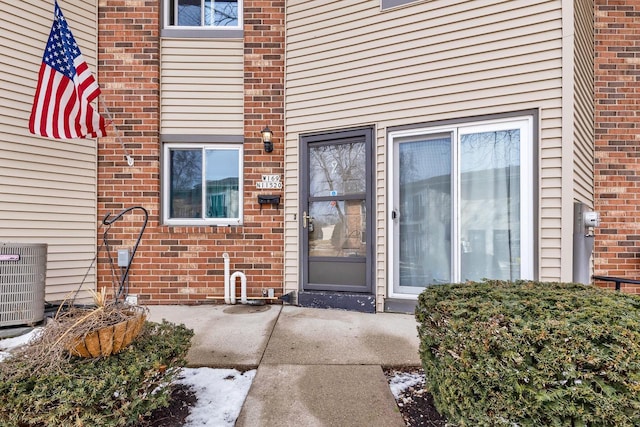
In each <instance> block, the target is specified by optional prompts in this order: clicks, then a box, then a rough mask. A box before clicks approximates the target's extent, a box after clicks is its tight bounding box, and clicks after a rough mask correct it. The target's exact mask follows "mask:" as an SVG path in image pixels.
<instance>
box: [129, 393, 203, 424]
mask: <svg viewBox="0 0 640 427" xmlns="http://www.w3.org/2000/svg"><path fill="white" fill-rule="evenodd" d="M196 400H197V399H196V394H195V393H194V392H193V391H192V390H191V389H190V387H189V386H186V385H183V384H177V385H176V386H174V389H173V391H172V392H171V402H170V403H169V406H168V407H166V408H160V409H157V410H155V411H153V412H152V413H151V415H150V416H149V417H147V418H145V419H144V420H142V421H140V422H139V423H138V424H137V425H136V427H177V426H181V425H184V420H185V419H186V418H187V417H188V416H189V412H191V407H192V406H193V405H195V404H196Z"/></svg>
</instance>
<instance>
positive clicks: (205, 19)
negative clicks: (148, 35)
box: [164, 0, 242, 32]
mask: <svg viewBox="0 0 640 427" xmlns="http://www.w3.org/2000/svg"><path fill="white" fill-rule="evenodd" d="M241 29H242V0H224V1H223V0H164V30H165V31H166V30H169V31H173V30H181V31H184V30H189V31H190V32H192V31H193V30H199V31H202V30H241Z"/></svg>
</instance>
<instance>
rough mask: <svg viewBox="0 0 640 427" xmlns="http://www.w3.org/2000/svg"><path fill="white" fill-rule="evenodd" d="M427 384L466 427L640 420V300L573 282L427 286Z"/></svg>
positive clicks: (422, 309) (421, 325)
mask: <svg viewBox="0 0 640 427" xmlns="http://www.w3.org/2000/svg"><path fill="white" fill-rule="evenodd" d="M416 319H417V321H418V333H419V336H420V356H421V359H422V364H423V367H424V369H425V374H426V379H427V383H426V388H427V390H428V391H430V392H431V393H432V394H433V397H434V400H435V404H436V407H437V408H438V410H439V411H440V412H441V413H442V414H443V415H445V416H446V417H447V418H448V419H449V421H450V422H452V423H454V424H457V425H459V426H502V425H504V426H571V427H578V426H617V427H621V426H634V425H635V426H637V425H640V299H639V298H638V297H636V296H633V295H627V294H621V293H616V292H613V291H608V290H603V289H599V288H596V287H592V286H585V285H580V284H570V283H539V282H524V281H522V282H516V283H511V282H501V281H484V282H480V283H469V284H449V285H442V286H433V287H429V288H427V289H426V290H425V291H424V292H423V293H422V294H421V295H420V297H419V301H418V306H417V308H416Z"/></svg>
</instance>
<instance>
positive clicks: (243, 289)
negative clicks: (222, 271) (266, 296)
mask: <svg viewBox="0 0 640 427" xmlns="http://www.w3.org/2000/svg"><path fill="white" fill-rule="evenodd" d="M238 277H240V302H241V303H242V304H246V303H247V276H245V275H244V273H243V272H241V271H236V272H234V273H233V274H232V275H231V278H230V279H229V280H230V281H231V283H230V284H229V292H230V293H231V304H235V303H236V278H238Z"/></svg>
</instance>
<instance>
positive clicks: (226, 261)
mask: <svg viewBox="0 0 640 427" xmlns="http://www.w3.org/2000/svg"><path fill="white" fill-rule="evenodd" d="M222 258H223V259H224V303H225V304H231V299H230V298H229V263H230V261H229V254H228V253H226V252H225V253H223V254H222Z"/></svg>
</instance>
